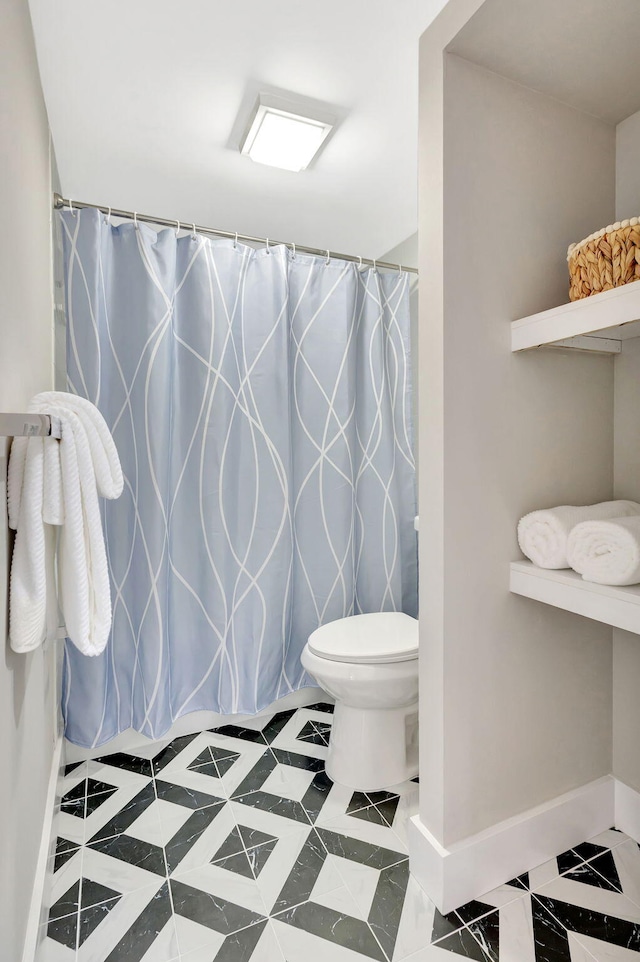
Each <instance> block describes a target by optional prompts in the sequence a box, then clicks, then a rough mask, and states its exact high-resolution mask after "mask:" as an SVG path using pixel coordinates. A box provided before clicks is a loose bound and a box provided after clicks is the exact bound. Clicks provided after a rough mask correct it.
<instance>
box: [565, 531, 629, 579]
mask: <svg viewBox="0 0 640 962" xmlns="http://www.w3.org/2000/svg"><path fill="white" fill-rule="evenodd" d="M567 557H568V559H569V564H570V565H571V567H572V568H573V569H574V570H575V571H577V572H578V574H581V575H582V577H583V578H584V580H585V581H594V582H595V583H596V584H599V585H637V584H639V583H640V517H637V516H636V517H632V518H614V519H612V520H611V521H583V522H582V524H577V525H576V526H575V528H574V529H573V531H572V532H571V534H570V535H569V540H568V543H567Z"/></svg>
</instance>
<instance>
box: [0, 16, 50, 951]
mask: <svg viewBox="0 0 640 962" xmlns="http://www.w3.org/2000/svg"><path fill="white" fill-rule="evenodd" d="M0 22H1V23H2V29H1V30H0V210H2V224H3V229H2V231H0V410H3V411H11V410H14V411H17V410H21V409H22V408H24V406H25V404H26V403H27V402H28V400H29V398H30V397H31V396H32V395H33V394H35V393H37V392H38V391H42V390H47V389H49V388H50V387H51V384H52V297H51V239H50V238H51V224H50V217H51V193H50V191H51V185H50V174H49V129H48V125H47V117H46V113H45V109H44V103H43V99H42V92H41V89H40V80H39V76H38V69H37V65H36V59H35V51H34V45H33V38H32V34H31V24H30V20H29V13H28V9H27V4H26V0H0ZM0 445H1V446H2V448H1V452H0V502H1V503H3V504H4V503H5V491H4V478H5V471H6V458H5V457H4V453H5V447H6V444H5V442H4V441H3V440H2V439H0ZM7 561H8V557H7V527H6V519H5V518H4V516H3V514H0V583H1V585H2V587H1V589H0V626H1V630H2V633H3V635H4V637H5V639H6V635H7V627H6V626H7V611H6V588H7ZM54 678H55V673H54V671H53V669H52V656H51V654H50V653H43V652H42V651H38V652H35V653H34V654H32V655H29V656H24V655H15V654H13V653H12V652H11V651H10V650H9V648H8V646H6V647H5V651H4V654H3V656H2V659H1V660H0V772H1V773H2V775H1V778H0V852H1V854H0V932H1V933H2V948H1V949H0V956H1V957H2V959H6V960H7V962H19V960H20V958H21V955H22V946H23V942H24V937H25V930H26V924H27V914H28V910H29V903H30V897H31V889H32V887H33V881H34V872H35V865H36V859H37V854H38V847H39V844H40V836H41V832H42V821H43V810H44V803H45V793H46V789H47V784H48V780H49V773H50V768H51V758H52V753H53V747H54V739H55V722H54V718H55V707H54V701H55V691H54V688H55V684H54Z"/></svg>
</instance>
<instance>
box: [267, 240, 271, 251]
mask: <svg viewBox="0 0 640 962" xmlns="http://www.w3.org/2000/svg"><path fill="white" fill-rule="evenodd" d="M270 253H271V248H270V247H269V238H268V237H267V254H270Z"/></svg>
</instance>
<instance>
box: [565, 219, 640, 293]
mask: <svg viewBox="0 0 640 962" xmlns="http://www.w3.org/2000/svg"><path fill="white" fill-rule="evenodd" d="M567 262H568V264H569V279H570V281H569V297H570V299H571V300H572V301H578V300H580V298H582V297H589V296H590V295H591V294H599V293H600V291H609V290H611V288H612V287H622V286H623V284H629V283H631V281H640V218H638V217H632V218H631V220H623V221H620V222H619V223H617V224H610V225H609V227H604V228H603V229H602V230H599V231H596V233H595V234H591V236H590V237H585V239H584V240H582V241H580V243H579V244H572V245H571V247H570V248H569V250H568V251H567Z"/></svg>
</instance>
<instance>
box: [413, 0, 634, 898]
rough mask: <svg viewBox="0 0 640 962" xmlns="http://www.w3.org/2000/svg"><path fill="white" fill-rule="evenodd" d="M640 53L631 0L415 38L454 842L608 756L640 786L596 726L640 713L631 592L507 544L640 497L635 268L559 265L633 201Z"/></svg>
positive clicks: (441, 686) (445, 746)
mask: <svg viewBox="0 0 640 962" xmlns="http://www.w3.org/2000/svg"><path fill="white" fill-rule="evenodd" d="M638 50H640V4H639V3H638V2H637V0H616V4H613V5H612V4H607V3H602V0H562V2H561V3H559V2H558V0H536V2H534V3H532V2H531V0H484V2H482V0H449V3H448V4H447V5H446V7H445V8H444V10H443V12H442V13H441V15H440V17H439V18H438V19H437V20H436V21H435V22H434V24H433V25H432V26H431V27H430V28H429V29H428V30H427V32H426V33H425V35H424V36H423V38H422V41H421V108H420V109H421V161H420V172H421V183H420V192H421V196H420V211H421V214H420V217H421V220H420V248H421V261H420V287H421V303H420V311H421V317H420V339H419V340H420V348H419V349H420V360H419V370H420V377H421V388H422V390H421V394H420V398H421V399H420V418H419V422H420V454H421V469H420V508H421V512H420V514H421V517H420V522H421V531H420V545H419V549H420V592H421V597H422V598H423V606H422V609H421V642H420V644H421V675H420V685H421V692H422V699H423V700H422V705H421V712H422V714H421V782H422V783H423V784H424V785H425V786H428V789H425V790H424V791H422V792H421V803H420V804H421V813H420V818H421V821H422V823H423V824H424V825H425V826H426V828H427V829H428V831H429V833H430V834H431V836H435V838H436V839H437V841H438V844H439V845H440V846H441V847H443V848H445V849H447V850H448V851H449V852H453V851H455V852H457V851H458V848H457V846H458V844H459V843H460V844H461V847H464V846H463V845H462V843H463V842H464V841H465V840H468V839H469V838H471V837H476V836H478V835H479V833H483V832H485V831H489V830H491V831H493V830H495V828H496V826H497V825H498V824H499V823H501V821H505V820H508V819H510V818H512V817H515V816H520V815H521V813H523V812H526V811H528V810H529V809H530V808H532V807H533V806H536V805H543V804H546V803H549V801H550V800H552V799H554V798H558V797H560V796H561V795H562V793H564V792H567V791H570V790H573V789H577V788H579V787H580V786H584V785H586V784H587V783H589V782H590V781H591V780H595V779H599V778H601V777H602V776H606V775H608V774H610V772H611V771H612V768H613V770H614V771H615V774H616V775H617V777H619V778H620V779H622V780H623V781H625V782H626V783H627V784H628V785H635V787H636V789H637V790H638V791H639V792H640V756H638V753H637V746H636V750H635V755H634V753H633V751H632V750H631V748H630V750H629V752H628V753H626V754H625V753H624V752H623V754H624V757H625V759H627V760H628V764H627V763H626V762H625V764H622V763H620V764H618V765H617V766H616V765H613V763H612V737H611V731H612V727H613V728H614V729H615V730H616V735H615V737H614V739H613V741H614V743H615V742H616V741H617V744H618V745H620V746H623V747H624V745H625V734H624V731H623V730H624V729H626V730H627V731H628V732H637V731H638V730H640V703H638V699H636V704H635V705H632V704H631V702H630V701H629V700H628V699H625V698H618V690H619V687H620V686H619V684H618V679H616V672H617V671H618V669H617V667H616V666H617V665H618V664H620V665H622V662H619V659H618V652H619V651H621V650H622V642H621V641H620V639H621V638H625V639H627V641H626V647H624V653H625V662H624V664H625V668H624V671H623V670H622V668H620V674H621V675H622V674H624V675H625V677H628V674H629V671H632V672H633V671H635V672H637V675H636V677H637V684H640V639H638V638H637V635H636V634H634V633H631V632H634V631H635V627H636V625H637V624H638V622H637V621H634V616H635V617H637V609H638V608H640V604H639V603H638V602H639V600H640V592H637V591H633V590H630V591H625V590H622V589H618V590H617V591H614V590H611V591H607V590H606V589H599V590H593V591H591V589H590V588H589V587H588V586H587V585H586V583H585V582H582V579H579V578H578V577H577V576H573V575H572V574H571V572H570V571H565V572H561V573H558V574H557V575H555V574H554V573H541V572H535V573H534V572H532V571H531V569H530V567H529V566H528V565H527V563H526V562H525V561H524V560H523V559H522V558H521V557H520V559H519V560H517V559H518V558H519V550H518V545H517V538H516V527H517V522H518V519H519V518H520V517H521V516H522V515H524V514H526V513H527V512H529V511H532V510H535V509H536V508H544V507H550V506H552V505H554V504H556V505H557V504H572V503H573V504H589V503H594V502H597V501H605V500H609V499H611V498H614V497H617V498H631V499H633V500H636V501H640V348H639V347H638V345H640V337H638V336H635V332H634V328H633V326H634V325H636V324H637V322H638V321H639V320H640V283H636V284H631V285H629V286H628V288H624V289H620V290H615V291H611V292H608V293H605V294H603V295H598V296H597V297H592V298H589V299H588V300H586V301H584V302H580V303H577V304H572V305H570V304H568V301H569V277H568V270H567V261H566V254H567V248H568V247H569V245H570V244H571V243H576V242H579V241H580V240H581V239H582V238H584V237H587V236H588V235H590V234H591V233H593V232H595V231H597V230H599V229H601V228H603V227H605V226H607V225H609V224H613V223H615V222H617V221H619V220H624V219H626V218H631V217H633V216H640V114H639V113H638V112H639V111H640V58H638V56H637V51H638ZM512 325H513V326H512ZM631 334H634V336H628V335H631ZM575 338H581V339H584V340H583V341H582V342H576V341H575V340H573V339H575ZM596 338H599V339H600V340H599V341H598V342H597V343H594V340H595V339H596ZM568 339H572V343H571V344H566V343H565V344H560V345H558V342H563V341H564V342H566V341H567V340H568ZM550 344H554V345H558V346H559V347H560V349H557V348H556V347H554V348H553V349H550V348H549V345H550ZM594 348H596V350H593V349H594ZM533 578H537V582H538V584H536V585H533V584H532V582H533ZM510 581H511V585H510ZM525 581H528V582H529V587H528V588H527V587H526V586H524V587H523V583H524V582H525ZM510 586H511V588H512V589H513V590H511V591H510V590H509V589H510ZM525 594H526V595H527V597H522V595H525ZM596 595H597V597H596ZM570 596H571V598H570ZM424 599H428V603H425V602H424ZM614 607H615V608H616V610H615V611H614V610H613V609H614ZM580 616H582V617H580ZM630 629H631V631H630ZM629 639H632V641H635V649H632V647H631V643H630V642H629ZM636 656H637V657H636ZM634 659H636V664H635V668H634V667H630V666H632V663H633V662H634ZM624 680H625V679H624V678H622V679H621V681H622V682H624ZM614 706H615V710H614ZM616 751H617V748H616V747H615V746H614V754H615V752H616ZM621 757H622V756H621ZM560 835H562V833H561V832H560ZM560 835H559V836H558V838H557V839H556V840H555V841H556V842H558V839H559V837H560ZM585 837H586V836H585ZM562 838H563V839H564V838H565V836H564V835H562ZM538 843H539V845H540V848H539V849H538V851H537V854H538V855H539V854H540V851H541V850H542V849H543V848H544V846H545V845H546V844H547V839H540V838H537V839H536V844H538ZM550 844H551V843H550ZM554 844H555V842H554ZM573 844H575V842H571V844H570V845H569V847H571V845H573ZM557 851H558V850H556V851H555V852H554V851H553V850H549V851H548V856H549V857H552V856H553V855H554V854H557ZM432 854H433V853H432V851H430V854H429V857H431V855H432ZM537 860H538V861H540V859H539V858H538V859H537ZM445 861H446V860H445ZM427 862H428V859H427V858H426V856H425V862H424V864H425V866H426V865H427ZM428 864H429V865H432V863H431V862H429V863H428ZM437 864H438V865H440V863H439V862H438V863H437ZM449 864H453V860H449ZM510 864H511V863H510ZM525 864H526V862H525V856H524V855H523V856H522V862H521V865H525ZM414 866H415V868H414V871H415V872H416V873H417V874H418V876H419V877H421V878H423V879H424V882H423V884H425V887H427V889H428V890H430V888H429V886H431V889H433V890H434V892H436V898H435V900H436V901H437V902H438V907H439V908H440V909H444V910H448V908H449V907H455V906H452V905H451V904H450V903H449V902H448V900H447V898H446V889H447V885H446V881H445V882H443V883H442V887H443V889H444V891H445V895H444V896H440V895H438V894H437V885H436V884H435V883H433V881H431V882H430V881H429V878H428V877H427V869H426V868H425V870H424V873H423V875H422V876H421V865H420V859H419V857H414ZM512 867H513V868H514V869H515V868H516V865H515V864H513V865H512ZM452 871H453V869H452ZM515 874H518V873H517V872H516V873H515ZM504 880H506V876H504V877H503V878H502V879H501V878H498V877H495V878H492V879H491V882H492V884H498V883H499V882H500V881H504ZM488 882H489V879H484V883H485V886H486V883H488ZM439 884H440V882H438V885H439ZM474 885H475V882H474ZM481 894H482V889H481V888H480V883H479V882H478V885H477V888H476V889H475V890H474V889H473V886H471V883H469V887H468V888H465V890H464V895H465V896H466V897H480V896H481ZM459 895H460V893H459V892H458V896H459ZM451 899H452V901H453V896H451Z"/></svg>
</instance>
